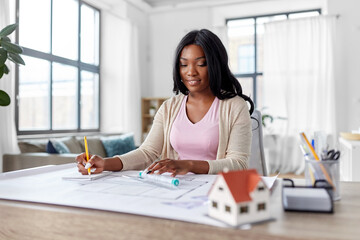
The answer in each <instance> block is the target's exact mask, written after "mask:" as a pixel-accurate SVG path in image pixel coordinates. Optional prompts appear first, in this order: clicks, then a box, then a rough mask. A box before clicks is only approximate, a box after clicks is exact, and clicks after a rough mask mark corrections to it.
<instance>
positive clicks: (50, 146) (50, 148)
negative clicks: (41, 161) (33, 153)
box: [46, 140, 59, 153]
mask: <svg viewBox="0 0 360 240" xmlns="http://www.w3.org/2000/svg"><path fill="white" fill-rule="evenodd" d="M46 152H47V153H59V152H58V151H56V149H55V147H54V145H53V144H52V142H51V141H50V140H49V141H48V143H47V144H46Z"/></svg>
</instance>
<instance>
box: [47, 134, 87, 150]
mask: <svg viewBox="0 0 360 240" xmlns="http://www.w3.org/2000/svg"><path fill="white" fill-rule="evenodd" d="M50 141H51V142H52V144H53V146H54V147H55V149H56V150H59V149H61V150H62V151H67V152H66V153H82V152H83V149H82V148H81V145H80V143H79V141H78V140H77V139H76V138H75V137H74V136H72V137H64V138H53V139H50ZM64 145H65V147H64ZM58 148H59V149H58ZM59 153H60V152H59ZM61 153H65V152H61Z"/></svg>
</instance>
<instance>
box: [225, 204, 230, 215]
mask: <svg viewBox="0 0 360 240" xmlns="http://www.w3.org/2000/svg"><path fill="white" fill-rule="evenodd" d="M225 212H228V213H230V212H231V208H230V206H228V205H225Z"/></svg>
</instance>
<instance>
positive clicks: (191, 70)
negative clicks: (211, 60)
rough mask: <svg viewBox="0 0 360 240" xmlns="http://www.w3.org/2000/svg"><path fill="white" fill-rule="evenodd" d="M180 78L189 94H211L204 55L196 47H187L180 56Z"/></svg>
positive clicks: (192, 45)
mask: <svg viewBox="0 0 360 240" xmlns="http://www.w3.org/2000/svg"><path fill="white" fill-rule="evenodd" d="M179 68H180V77H181V80H182V81H183V83H184V85H185V87H186V88H187V89H188V90H189V92H190V94H193V93H206V94H209V93H211V90H210V85H209V76H208V67H207V63H206V58H205V53H204V51H203V50H202V48H201V47H200V46H198V45H194V44H191V45H188V46H185V47H184V48H183V50H182V51H181V54H180V65H179Z"/></svg>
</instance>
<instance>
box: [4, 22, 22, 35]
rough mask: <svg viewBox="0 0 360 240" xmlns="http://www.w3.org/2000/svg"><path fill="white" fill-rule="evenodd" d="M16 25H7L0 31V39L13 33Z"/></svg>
mask: <svg viewBox="0 0 360 240" xmlns="http://www.w3.org/2000/svg"><path fill="white" fill-rule="evenodd" d="M17 26H18V24H17V23H14V24H11V25H8V26H6V27H4V28H3V29H2V30H1V31H0V37H5V36H7V35H9V34H11V33H12V32H13V31H15V29H16V28H17Z"/></svg>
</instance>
